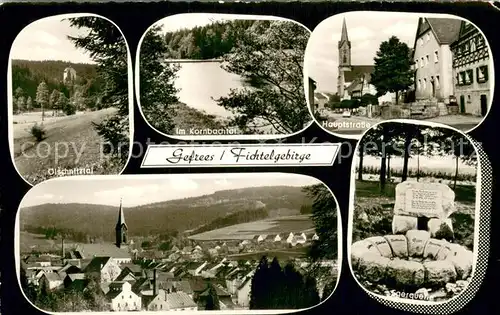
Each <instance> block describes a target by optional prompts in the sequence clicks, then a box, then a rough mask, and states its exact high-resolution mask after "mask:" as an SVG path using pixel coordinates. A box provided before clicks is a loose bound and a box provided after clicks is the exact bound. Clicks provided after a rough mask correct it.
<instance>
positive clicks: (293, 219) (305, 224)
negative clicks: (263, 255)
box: [189, 215, 313, 241]
mask: <svg viewBox="0 0 500 315" xmlns="http://www.w3.org/2000/svg"><path fill="white" fill-rule="evenodd" d="M312 228H313V222H312V221H311V218H310V217H309V216H308V215H298V216H288V217H280V218H273V219H265V220H260V221H254V222H250V223H242V224H236V225H231V226H228V227H224V228H221V229H216V230H212V231H208V232H204V233H200V234H196V235H192V236H190V237H189V238H190V239H193V240H197V241H210V240H246V239H247V240H248V239H252V238H253V237H254V236H255V235H260V234H267V235H273V234H288V233H290V232H293V233H298V232H306V231H309V230H311V229H312Z"/></svg>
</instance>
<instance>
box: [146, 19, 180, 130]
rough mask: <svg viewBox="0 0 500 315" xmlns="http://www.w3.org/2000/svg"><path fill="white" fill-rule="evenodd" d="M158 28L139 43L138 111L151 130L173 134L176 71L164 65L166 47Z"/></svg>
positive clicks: (168, 65)
mask: <svg viewBox="0 0 500 315" xmlns="http://www.w3.org/2000/svg"><path fill="white" fill-rule="evenodd" d="M160 31H161V29H160V27H153V28H152V29H150V30H149V31H148V32H147V33H146V35H145V36H144V39H143V41H142V45H141V50H140V54H141V55H140V81H139V84H140V85H139V88H140V100H141V108H142V111H143V112H144V115H145V116H146V119H147V121H148V122H150V123H151V124H152V125H153V126H154V127H155V128H157V129H158V130H161V131H163V132H165V133H167V134H171V133H173V128H174V123H173V120H172V118H173V116H174V114H175V113H174V112H173V110H172V108H171V107H172V106H171V105H172V104H174V103H177V102H178V98H177V89H176V88H175V86H174V80H175V78H176V73H177V71H178V70H179V67H178V66H176V65H173V64H168V63H165V62H164V61H163V60H164V59H165V56H166V54H167V52H168V46H167V43H166V42H165V41H164V40H163V37H162V36H161V35H160Z"/></svg>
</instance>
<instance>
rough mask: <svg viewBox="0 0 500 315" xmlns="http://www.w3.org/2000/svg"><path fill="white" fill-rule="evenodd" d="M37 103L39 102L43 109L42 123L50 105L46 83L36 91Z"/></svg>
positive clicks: (41, 83) (43, 82)
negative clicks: (46, 109)
mask: <svg viewBox="0 0 500 315" xmlns="http://www.w3.org/2000/svg"><path fill="white" fill-rule="evenodd" d="M35 102H37V103H38V104H39V105H40V107H41V108H42V121H43V119H44V117H45V108H46V107H47V105H48V104H49V88H48V87H47V84H46V83H45V81H42V82H40V84H39V85H38V88H37V89H36V99H35Z"/></svg>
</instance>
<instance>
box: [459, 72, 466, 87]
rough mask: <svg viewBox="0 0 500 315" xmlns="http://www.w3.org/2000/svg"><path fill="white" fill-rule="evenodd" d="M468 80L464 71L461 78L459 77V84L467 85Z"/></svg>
mask: <svg viewBox="0 0 500 315" xmlns="http://www.w3.org/2000/svg"><path fill="white" fill-rule="evenodd" d="M465 82H466V79H465V72H464V71H462V72H460V77H459V84H465Z"/></svg>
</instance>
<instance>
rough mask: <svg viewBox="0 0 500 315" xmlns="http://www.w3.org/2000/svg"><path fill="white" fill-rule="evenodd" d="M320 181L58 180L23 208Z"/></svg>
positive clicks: (261, 177)
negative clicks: (48, 204)
mask: <svg viewBox="0 0 500 315" xmlns="http://www.w3.org/2000/svg"><path fill="white" fill-rule="evenodd" d="M318 183H319V181H318V180H317V179H314V178H312V177H309V176H304V175H297V174H286V173H261V174H258V173H257V174H256V173H252V174H243V173H240V174H236V175H231V174H213V175H212V174H210V175H205V176H203V175H201V176H200V175H194V176H190V175H186V174H179V175H176V174H170V175H163V176H161V175H160V176H157V175H146V176H144V175H135V176H125V175H123V176H113V177H110V176H103V177H101V178H99V179H96V178H95V177H93V179H90V178H88V179H87V178H83V179H74V178H73V179H72V178H71V177H66V178H60V179H57V180H51V181H47V182H43V183H42V184H39V185H37V186H35V187H33V188H32V189H31V190H30V191H29V192H28V193H27V194H26V196H25V198H24V199H23V201H22V207H29V206H35V205H39V204H45V203H92V204H102V205H111V206H116V205H117V204H119V203H120V198H123V206H125V207H132V206H137V205H144V204H150V203H155V202H161V201H167V200H174V199H182V198H188V197H196V196H202V195H206V194H212V193H214V192H216V191H220V190H228V189H238V188H246V187H262V186H307V185H312V184H318Z"/></svg>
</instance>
